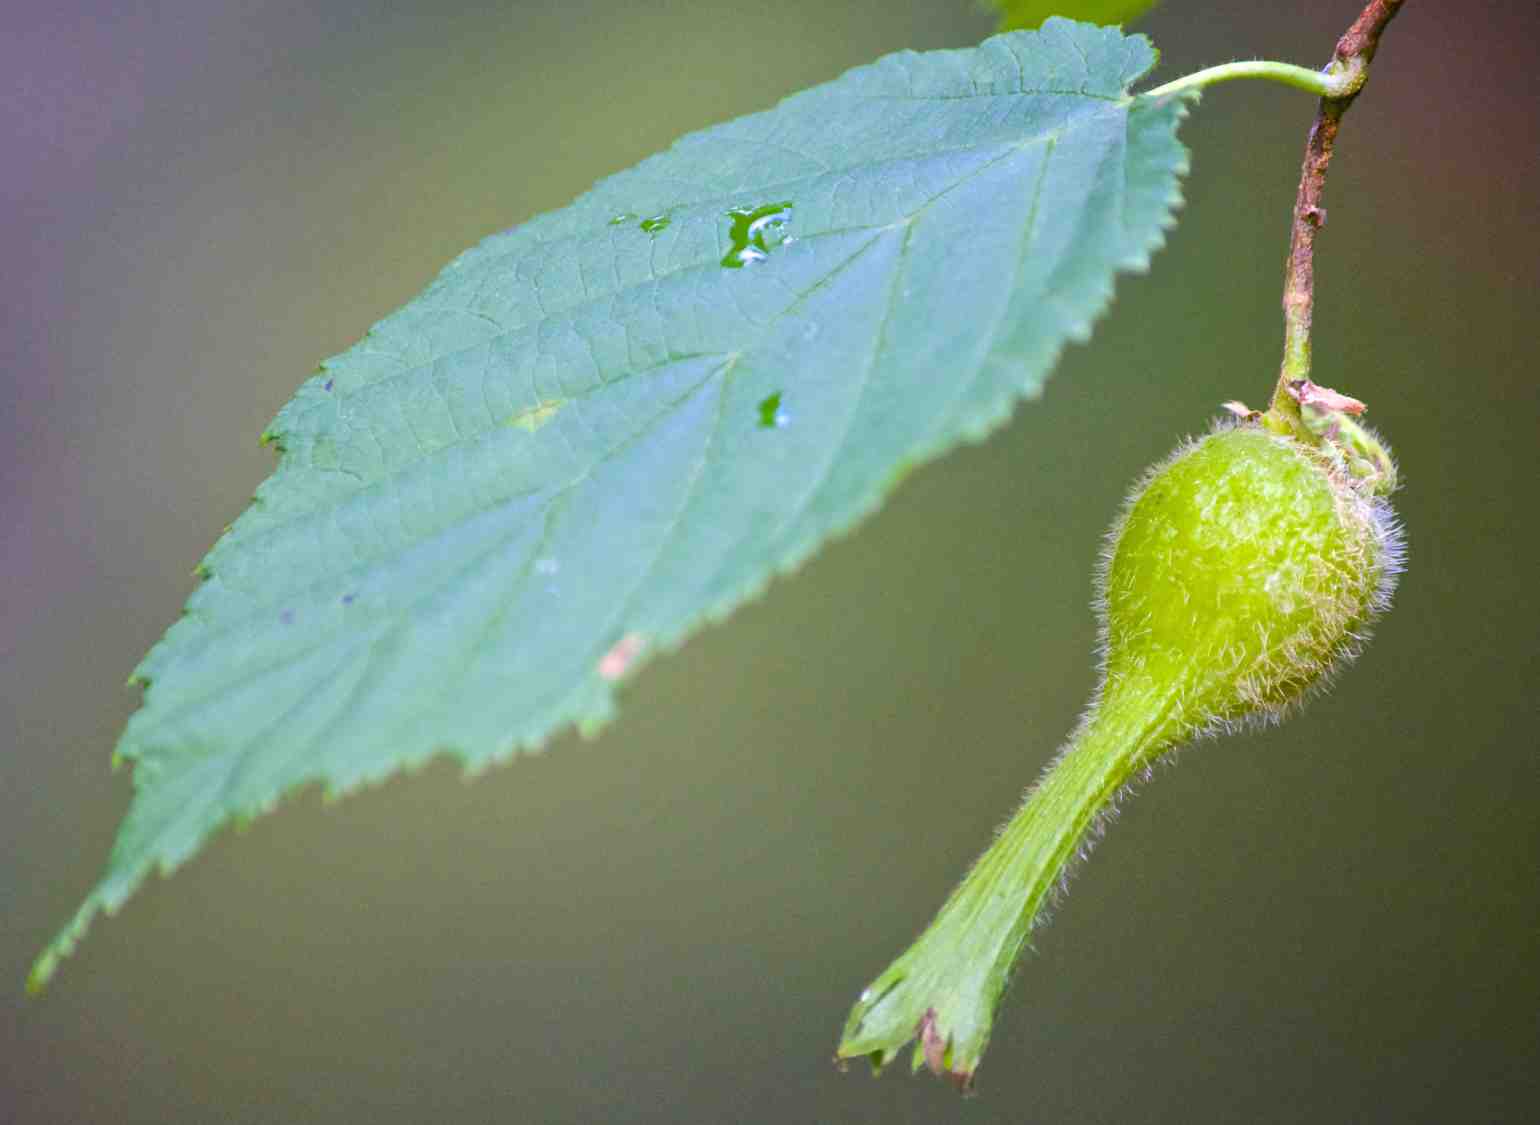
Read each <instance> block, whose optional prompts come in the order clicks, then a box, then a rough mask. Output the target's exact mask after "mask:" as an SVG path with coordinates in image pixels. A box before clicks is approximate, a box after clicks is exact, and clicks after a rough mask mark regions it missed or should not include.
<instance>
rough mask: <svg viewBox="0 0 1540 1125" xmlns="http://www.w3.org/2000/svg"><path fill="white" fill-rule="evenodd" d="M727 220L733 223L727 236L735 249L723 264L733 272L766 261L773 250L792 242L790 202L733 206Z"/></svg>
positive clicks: (725, 258) (728, 254)
mask: <svg viewBox="0 0 1540 1125" xmlns="http://www.w3.org/2000/svg"><path fill="white" fill-rule="evenodd" d="M727 217H728V218H729V219H731V220H732V227H731V228H730V229H729V230H728V232H727V237H728V238H730V239H732V243H733V246H732V249H731V250H729V251H728V252H727V254H726V255H725V256H724V257H723V258H722V265H724V266H725V267H727V268H728V269H730V270H741V269H742V268H743V267H744V266H747V265H751V264H753V263H755V262H763V261H764V260H765V259H766V258H768V257H769V256H770V251H772V250H774V249H775V248H776V247H778V246H784V245H785V244H786V243H787V242H790V241H791V236H790V233H789V231H788V229H787V228H788V227H789V226H790V224H791V202H790V201H789V200H787V201H785V202H782V203H765V204H762V205H761V206H759V207H734V208H733V209H732V210H731V211H729V212H727Z"/></svg>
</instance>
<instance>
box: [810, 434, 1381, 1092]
mask: <svg viewBox="0 0 1540 1125" xmlns="http://www.w3.org/2000/svg"><path fill="white" fill-rule="evenodd" d="M1400 562H1401V541H1400V534H1399V531H1398V529H1397V528H1396V525H1395V521H1394V519H1393V517H1392V514H1391V511H1390V507H1389V504H1388V503H1387V502H1386V501H1385V500H1384V499H1383V498H1382V497H1379V496H1377V495H1375V494H1374V492H1373V489H1372V488H1370V487H1367V486H1365V484H1364V482H1363V481H1361V480H1359V479H1357V478H1355V477H1353V476H1352V475H1351V474H1350V473H1348V472H1346V471H1344V469H1343V467H1342V463H1341V460H1340V459H1334V458H1333V457H1332V456H1331V455H1330V452H1329V451H1326V450H1323V449H1322V448H1321V447H1320V446H1316V445H1312V444H1310V443H1309V442H1307V441H1305V440H1302V439H1300V438H1296V437H1286V436H1280V435H1278V434H1275V433H1273V432H1271V431H1269V430H1268V429H1266V428H1264V427H1262V426H1258V425H1254V424H1239V425H1232V426H1228V427H1224V428H1221V429H1218V430H1216V431H1215V432H1213V433H1211V434H1209V435H1207V436H1206V437H1203V438H1200V439H1198V440H1197V441H1193V442H1188V443H1186V444H1185V445H1183V446H1182V447H1181V448H1180V449H1178V450H1177V451H1176V452H1175V453H1174V454H1173V455H1172V456H1171V457H1170V458H1168V459H1167V460H1166V461H1165V462H1163V463H1162V464H1160V465H1158V466H1156V467H1155V468H1154V469H1152V470H1151V471H1150V472H1149V473H1147V474H1146V475H1145V477H1144V478H1143V480H1142V481H1141V482H1140V483H1139V484H1138V485H1137V486H1136V487H1135V488H1134V490H1133V493H1132V494H1131V495H1130V497H1129V500H1128V502H1127V504H1126V505H1125V507H1124V511H1123V514H1122V515H1121V516H1120V518H1119V519H1118V521H1117V522H1116V523H1115V524H1114V525H1113V528H1112V530H1111V532H1110V533H1109V535H1108V538H1107V547H1106V550H1105V551H1104V553H1103V557H1102V565H1101V569H1100V573H1099V581H1098V599H1097V601H1098V607H1097V608H1098V613H1099V616H1100V619H1101V627H1102V678H1101V686H1100V688H1099V689H1098V691H1097V693H1096V697H1095V698H1094V699H1093V702H1092V704H1091V706H1090V708H1089V709H1088V710H1087V713H1086V715H1085V717H1084V719H1083V720H1082V722H1081V724H1080V726H1079V727H1078V728H1077V730H1076V732H1075V734H1074V735H1073V736H1072V737H1071V739H1070V741H1069V744H1068V745H1067V746H1065V747H1064V749H1063V750H1062V751H1061V752H1060V753H1059V755H1058V756H1057V757H1056V758H1055V760H1054V762H1053V764H1052V765H1051V766H1050V767H1049V769H1048V771H1047V773H1046V774H1045V775H1044V776H1043V778H1042V780H1041V781H1039V783H1038V784H1037V785H1036V786H1035V787H1034V788H1033V790H1032V791H1031V792H1030V793H1029V794H1028V796H1027V800H1026V801H1025V803H1024V804H1023V805H1022V807H1021V808H1020V810H1019V811H1018V812H1017V813H1016V815H1015V816H1014V817H1012V819H1011V821H1010V822H1009V823H1008V824H1006V826H1005V827H1004V828H1003V829H1002V830H1001V832H1000V834H999V835H998V836H997V837H996V839H995V841H994V843H993V844H992V845H991V846H990V848H989V849H988V851H986V852H985V853H984V854H983V856H981V857H980V858H979V860H978V862H977V863H976V864H975V865H974V867H973V869H972V870H971V871H970V872H969V874H968V876H967V878H966V879H965V880H964V881H963V882H962V884H961V885H960V886H958V888H957V889H956V890H955V891H954V892H953V893H952V895H951V897H950V898H949V899H948V900H947V902H946V905H945V906H943V907H942V909H941V912H940V913H939V914H938V915H937V916H936V919H935V920H934V921H933V922H932V923H931V925H930V927H929V928H928V929H927V930H926V931H925V932H924V934H922V935H921V936H920V938H919V939H918V940H917V941H916V942H915V943H914V944H913V945H912V946H910V948H909V949H908V950H906V951H905V952H904V953H903V954H902V955H900V956H899V957H898V958H897V959H896V960H895V961H894V962H893V964H892V965H890V966H889V967H888V969H887V971H886V972H884V973H883V974H882V975H881V976H879V977H878V978H877V979H876V980H875V981H873V982H872V984H871V986H870V987H869V988H867V989H866V991H865V992H863V993H862V995H861V999H860V1000H859V1001H858V1002H857V1003H856V1005H855V1007H854V1008H853V1009H852V1011H851V1013H850V1017H849V1020H848V1021H847V1023H846V1025H845V1033H844V1036H843V1038H842V1039H841V1042H840V1046H839V1052H838V1055H839V1057H840V1058H841V1059H845V1058H856V1057H866V1058H868V1059H870V1060H871V1062H872V1063H873V1064H874V1065H875V1066H876V1067H877V1068H879V1069H880V1068H881V1067H882V1066H883V1065H885V1064H886V1063H887V1062H888V1061H889V1060H890V1059H892V1057H893V1056H894V1055H895V1054H896V1053H897V1052H898V1051H899V1049H900V1048H902V1047H903V1046H904V1045H905V1044H906V1043H908V1042H909V1041H910V1040H918V1042H917V1044H916V1047H915V1053H914V1064H915V1066H916V1068H918V1067H919V1066H921V1065H924V1066H927V1067H929V1068H930V1069H931V1070H932V1071H934V1072H935V1073H937V1074H945V1075H947V1076H949V1077H951V1078H952V1079H953V1080H954V1081H956V1082H957V1083H958V1085H960V1086H962V1087H964V1088H966V1087H968V1086H970V1085H971V1083H972V1081H973V1075H974V1072H975V1070H976V1069H977V1067H978V1064H979V1060H980V1059H981V1057H982V1055H983V1052H984V1048H985V1047H986V1046H987V1044H988V1041H989V1035H990V1030H991V1028H992V1025H993V1022H994V1014H995V1009H996V1007H997V1006H998V1004H999V1001H1000V997H1001V996H1002V995H1003V993H1004V991H1005V987H1006V984H1007V982H1008V980H1009V977H1010V973H1011V970H1012V968H1013V966H1014V965H1015V963H1016V961H1017V959H1018V957H1019V956H1020V954H1021V952H1022V950H1023V949H1024V948H1025V946H1026V942H1027V939H1028V937H1029V936H1030V934H1031V932H1032V930H1033V928H1034V926H1035V925H1037V924H1039V923H1040V922H1041V921H1042V919H1043V917H1044V915H1043V911H1044V908H1045V906H1046V905H1047V904H1048V903H1049V902H1051V901H1052V899H1053V897H1054V896H1055V895H1056V893H1057V892H1058V891H1059V890H1060V889H1061V888H1062V885H1063V881H1064V879H1065V877H1066V874H1067V872H1068V870H1069V868H1070V866H1071V865H1072V862H1073V860H1074V859H1075V858H1076V856H1078V855H1083V854H1084V852H1085V850H1086V849H1087V847H1088V842H1089V841H1090V840H1092V839H1094V838H1095V835H1096V831H1095V829H1096V826H1097V825H1098V824H1099V823H1100V821H1101V819H1102V818H1103V817H1104V816H1105V814H1106V812H1107V811H1108V810H1109V809H1110V808H1111V807H1113V806H1114V805H1115V803H1116V799H1117V795H1118V793H1119V792H1120V791H1121V790H1123V789H1124V788H1125V787H1126V786H1127V784H1128V783H1129V781H1130V780H1131V779H1132V778H1134V777H1136V776H1138V775H1140V774H1141V773H1143V772H1144V771H1147V770H1148V768H1149V767H1150V765H1151V764H1153V763H1154V762H1155V761H1156V760H1157V759H1159V758H1160V757H1161V756H1162V755H1164V754H1166V753H1168V752H1169V751H1171V750H1172V749H1174V748H1175V747H1177V746H1180V745H1181V744H1183V743H1184V742H1187V741H1189V740H1191V739H1192V738H1194V737H1197V736H1200V735H1204V734H1210V733H1215V732H1217V731H1221V730H1226V729H1229V728H1231V727H1233V726H1235V725H1236V724H1238V723H1243V722H1247V721H1261V722H1271V721H1275V720H1276V719H1278V718H1279V717H1280V716H1281V715H1282V714H1283V713H1284V712H1285V711H1286V710H1287V709H1288V708H1289V707H1290V706H1291V705H1293V704H1295V703H1297V702H1299V701H1300V700H1302V699H1303V698H1304V697H1305V696H1306V694H1308V692H1309V691H1310V690H1311V689H1312V688H1314V687H1316V686H1318V685H1320V684H1323V683H1325V682H1326V681H1327V680H1328V679H1329V678H1330V676H1331V674H1332V673H1333V672H1334V671H1335V670H1336V669H1338V668H1340V667H1341V666H1342V664H1343V663H1344V662H1345V661H1346V660H1348V659H1349V658H1351V656H1352V655H1353V654H1355V653H1356V652H1357V651H1358V649H1359V648H1360V647H1361V645H1362V643H1363V641H1364V639H1365V636H1366V629H1367V627H1368V625H1369V623H1370V621H1371V620H1372V619H1373V618H1374V617H1375V615H1376V614H1378V613H1379V612H1380V611H1382V610H1383V609H1384V608H1385V607H1386V606H1387V605H1388V602H1389V598H1390V593H1391V589H1392V587H1393V585H1394V581H1395V576H1396V574H1397V572H1398V571H1399V569H1400Z"/></svg>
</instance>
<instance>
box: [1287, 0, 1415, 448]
mask: <svg viewBox="0 0 1540 1125" xmlns="http://www.w3.org/2000/svg"><path fill="white" fill-rule="evenodd" d="M1402 3H1403V0H1370V2H1369V3H1368V4H1367V5H1366V6H1365V7H1364V10H1363V11H1362V12H1361V13H1359V16H1358V18H1357V19H1356V20H1354V21H1353V26H1352V27H1350V28H1348V29H1347V31H1346V32H1344V33H1343V36H1342V38H1341V39H1338V40H1337V49H1336V51H1334V52H1333V53H1332V60H1331V65H1330V66H1329V67H1328V69H1327V72H1328V74H1329V75H1330V76H1331V77H1332V79H1333V80H1334V81H1335V82H1336V84H1337V85H1338V86H1339V88H1340V90H1341V92H1340V93H1333V94H1328V95H1327V96H1326V97H1324V98H1322V99H1321V105H1320V108H1319V109H1318V110H1317V111H1316V115H1315V123H1314V124H1312V125H1311V126H1310V136H1309V138H1308V139H1307V140H1306V142H1305V160H1304V165H1303V167H1302V168H1301V169H1300V174H1299V194H1298V195H1297V196H1296V198H1295V201H1294V221H1293V227H1292V232H1291V235H1290V238H1289V257H1288V262H1287V263H1286V264H1285V266H1284V275H1283V325H1284V342H1283V365H1282V369H1281V370H1280V372H1279V374H1278V386H1277V389H1276V390H1274V392H1273V401H1272V412H1273V413H1274V414H1275V415H1282V416H1284V417H1287V418H1288V419H1290V420H1291V421H1297V420H1298V418H1299V404H1298V402H1296V401H1295V399H1294V397H1293V396H1292V395H1290V394H1289V393H1288V385H1289V384H1290V383H1293V382H1295V381H1297V380H1300V379H1308V378H1309V377H1310V322H1311V315H1312V311H1313V308H1314V304H1315V236H1316V233H1317V232H1318V231H1319V230H1320V229H1321V227H1323V226H1325V225H1326V209H1325V208H1324V207H1322V206H1321V196H1322V193H1323V192H1324V190H1325V187H1326V168H1327V165H1329V164H1330V163H1331V155H1332V150H1333V148H1334V147H1335V145H1336V142H1337V130H1338V128H1339V127H1340V126H1341V124H1342V116H1343V114H1345V113H1347V111H1348V107H1349V106H1351V105H1352V104H1353V101H1354V99H1355V98H1357V97H1358V94H1359V92H1360V91H1361V90H1362V89H1363V86H1364V83H1365V82H1366V81H1367V80H1368V77H1369V62H1370V60H1372V59H1373V58H1374V53H1375V51H1376V50H1378V49H1379V45H1380V36H1381V35H1382V34H1383V33H1384V31H1385V26H1386V25H1387V24H1388V23H1390V21H1391V20H1392V19H1394V18H1395V15H1396V13H1397V12H1399V11H1400V10H1401V5H1402Z"/></svg>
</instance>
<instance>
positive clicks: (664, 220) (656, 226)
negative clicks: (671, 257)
mask: <svg viewBox="0 0 1540 1125" xmlns="http://www.w3.org/2000/svg"><path fill="white" fill-rule="evenodd" d="M673 221H674V220H673V219H671V218H669V217H668V216H667V215H654V216H653V217H652V218H650V219H643V220H642V221H641V223H639V224H638V225H639V226H640V227H641V228H642V229H643V230H644V231H646V232H647V233H648V234H657V233H658V232H659V231H662V230H668V224H669V223H671V222H673Z"/></svg>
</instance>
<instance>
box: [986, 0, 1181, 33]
mask: <svg viewBox="0 0 1540 1125" xmlns="http://www.w3.org/2000/svg"><path fill="white" fill-rule="evenodd" d="M1155 4H1156V0H989V6H990V7H992V8H994V9H995V10H996V11H998V12H999V13H1000V30H1001V31H1012V30H1016V29H1020V28H1032V27H1041V26H1042V24H1043V21H1044V20H1046V19H1048V18H1049V17H1050V16H1068V17H1070V18H1071V19H1077V20H1085V21H1087V22H1088V23H1100V24H1123V23H1128V22H1129V21H1130V20H1135V19H1138V18H1139V17H1140V16H1142V15H1144V13H1145V12H1147V11H1149V10H1150V9H1151V8H1153V7H1154V6H1155Z"/></svg>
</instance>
